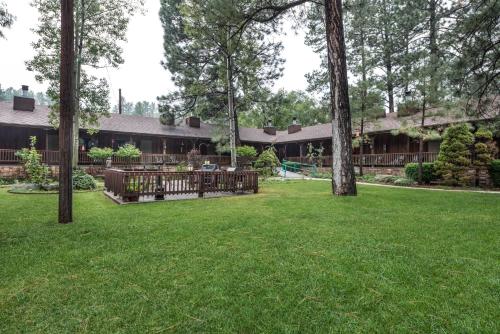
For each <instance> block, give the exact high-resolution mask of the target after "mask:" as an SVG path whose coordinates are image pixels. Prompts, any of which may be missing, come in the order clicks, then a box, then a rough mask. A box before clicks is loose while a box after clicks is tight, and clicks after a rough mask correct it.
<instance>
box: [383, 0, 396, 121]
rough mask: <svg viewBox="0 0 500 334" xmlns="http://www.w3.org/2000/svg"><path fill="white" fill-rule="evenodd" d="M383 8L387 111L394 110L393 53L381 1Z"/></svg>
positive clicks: (387, 19)
mask: <svg viewBox="0 0 500 334" xmlns="http://www.w3.org/2000/svg"><path fill="white" fill-rule="evenodd" d="M382 5H383V10H384V14H385V15H384V18H385V20H384V26H383V30H384V31H383V34H384V46H383V47H384V65H385V72H386V73H385V74H386V91H387V99H388V101H389V112H390V113H393V112H394V80H393V75H392V53H393V45H392V38H391V36H390V29H391V27H390V26H389V23H390V22H389V17H388V13H387V3H386V1H384V2H383V3H382Z"/></svg>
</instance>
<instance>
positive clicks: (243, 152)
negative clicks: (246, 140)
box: [236, 145, 257, 158]
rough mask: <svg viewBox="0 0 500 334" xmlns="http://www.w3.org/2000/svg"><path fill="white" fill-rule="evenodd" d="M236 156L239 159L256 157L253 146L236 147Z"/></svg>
mask: <svg viewBox="0 0 500 334" xmlns="http://www.w3.org/2000/svg"><path fill="white" fill-rule="evenodd" d="M236 155H237V156H238V157H241V158H255V157H256V156H257V150H256V149H255V147H253V146H248V145H244V146H238V147H237V148H236Z"/></svg>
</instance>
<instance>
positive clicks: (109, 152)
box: [87, 147, 113, 164]
mask: <svg viewBox="0 0 500 334" xmlns="http://www.w3.org/2000/svg"><path fill="white" fill-rule="evenodd" d="M87 155H88V156H89V158H91V159H92V160H94V162H97V163H101V164H104V163H105V162H106V160H107V159H108V158H111V157H112V156H113V149H112V148H110V147H104V148H100V147H92V148H91V149H90V151H89V153H88V154H87Z"/></svg>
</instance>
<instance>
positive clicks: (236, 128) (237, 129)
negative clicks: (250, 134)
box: [233, 94, 241, 147]
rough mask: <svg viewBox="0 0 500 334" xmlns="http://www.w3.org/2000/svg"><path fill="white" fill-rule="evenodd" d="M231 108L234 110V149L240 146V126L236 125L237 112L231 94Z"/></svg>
mask: <svg viewBox="0 0 500 334" xmlns="http://www.w3.org/2000/svg"><path fill="white" fill-rule="evenodd" d="M233 108H234V136H235V140H234V142H235V143H236V147H238V146H240V145H241V140H240V125H239V124H238V111H237V110H236V109H237V108H236V101H235V98H234V94H233Z"/></svg>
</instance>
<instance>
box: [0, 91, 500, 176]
mask: <svg viewBox="0 0 500 334" xmlns="http://www.w3.org/2000/svg"><path fill="white" fill-rule="evenodd" d="M23 88H24V89H25V92H27V87H23ZM26 95H27V94H26ZM26 95H25V96H16V97H15V98H14V100H13V101H0V165H9V164H18V163H19V158H18V157H17V156H16V155H15V152H16V151H17V150H19V149H22V148H24V147H28V146H29V138H30V137H31V136H36V137H37V144H36V148H37V149H38V150H40V152H41V153H42V157H43V160H44V162H45V163H47V164H49V165H50V164H52V165H56V164H57V163H58V158H57V157H58V145H59V140H58V130H57V129H56V128H55V127H54V126H53V124H51V123H50V118H49V114H50V110H49V108H48V107H45V106H38V105H35V100H34V99H32V98H30V97H28V96H26ZM428 115H429V116H428V117H426V119H425V126H426V127H430V128H434V129H435V130H436V131H438V132H442V131H443V130H444V129H445V127H446V126H447V125H449V124H453V123H460V122H469V123H471V124H473V125H475V126H479V125H480V124H481V123H483V122H488V121H491V120H493V119H495V118H498V117H499V111H498V110H495V111H494V112H492V113H491V114H490V115H487V116H485V117H483V118H474V117H469V116H466V115H461V116H456V115H455V116H450V115H447V114H443V113H442V112H437V111H433V110H429V111H428ZM419 116H420V115H419V114H414V115H410V116H401V115H399V114H398V113H391V114H385V117H381V118H379V119H377V120H375V121H371V122H367V123H366V124H365V130H364V133H365V135H366V136H367V137H368V138H369V140H368V141H365V143H364V144H363V145H364V146H363V152H364V154H363V161H362V163H363V165H365V166H369V167H402V166H404V165H405V164H406V163H408V162H414V161H417V154H416V153H417V152H418V141H417V140H414V139H412V138H410V137H409V136H407V135H406V134H403V133H399V134H398V133H397V131H398V129H401V128H402V127H409V126H418V125H419V124H420V117H419ZM95 130H97V131H89V129H85V128H81V129H80V130H79V143H80V146H79V164H81V165H85V164H91V163H92V161H91V159H90V158H89V157H88V156H87V152H88V151H89V150H90V149H91V148H92V147H95V146H97V147H112V148H114V149H117V148H118V147H120V146H122V145H124V144H126V143H132V144H134V145H136V146H137V147H138V148H140V150H141V151H142V153H143V154H142V158H141V160H140V163H141V164H154V163H163V164H165V163H169V164H176V163H179V162H180V161H185V160H186V154H187V153H188V152H189V151H190V150H192V149H198V150H200V152H201V154H202V155H203V159H204V161H211V162H215V163H218V164H220V165H228V164H229V163H230V159H229V157H228V156H227V155H221V154H217V152H216V150H215V145H214V144H213V143H212V142H211V138H212V134H213V132H214V130H215V127H214V125H212V124H209V123H206V122H203V121H202V120H200V119H199V118H198V117H187V118H186V119H184V120H182V121H177V123H176V124H173V125H164V124H161V123H160V121H159V120H158V119H157V118H152V117H142V116H133V115H122V114H117V113H112V114H111V115H110V116H109V117H102V118H101V119H100V120H99V127H98V129H95ZM359 132H360V129H359V128H358V126H356V124H354V125H353V138H356V137H359V135H360V134H359ZM331 133H332V128H331V124H329V123H328V124H317V125H313V126H301V125H300V124H298V122H297V121H296V120H294V121H293V123H292V124H290V125H289V126H288V128H287V129H286V130H278V129H276V128H275V127H273V125H272V124H267V126H265V127H263V128H261V129H257V128H245V127H240V129H239V136H240V141H241V143H242V145H251V146H254V147H255V148H256V149H257V151H259V152H260V151H262V150H263V149H265V148H266V147H269V146H271V145H272V146H274V147H275V149H276V151H277V155H278V157H279V158H280V160H283V159H286V160H291V161H297V162H303V163H307V162H308V158H307V151H308V146H309V145H310V144H311V145H313V147H315V148H323V157H322V159H321V161H319V163H320V164H321V165H322V166H331V164H332V161H331V153H330V152H331V149H332V144H331ZM497 142H498V138H497ZM439 145H440V141H439V140H434V141H428V142H426V143H425V146H424V151H425V153H424V161H429V162H432V161H434V160H435V159H436V158H437V155H438V152H439ZM359 151H360V149H359V148H355V149H354V160H355V163H356V164H358V165H359V164H360V163H361V161H360V157H359ZM0 176H1V175H0Z"/></svg>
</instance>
